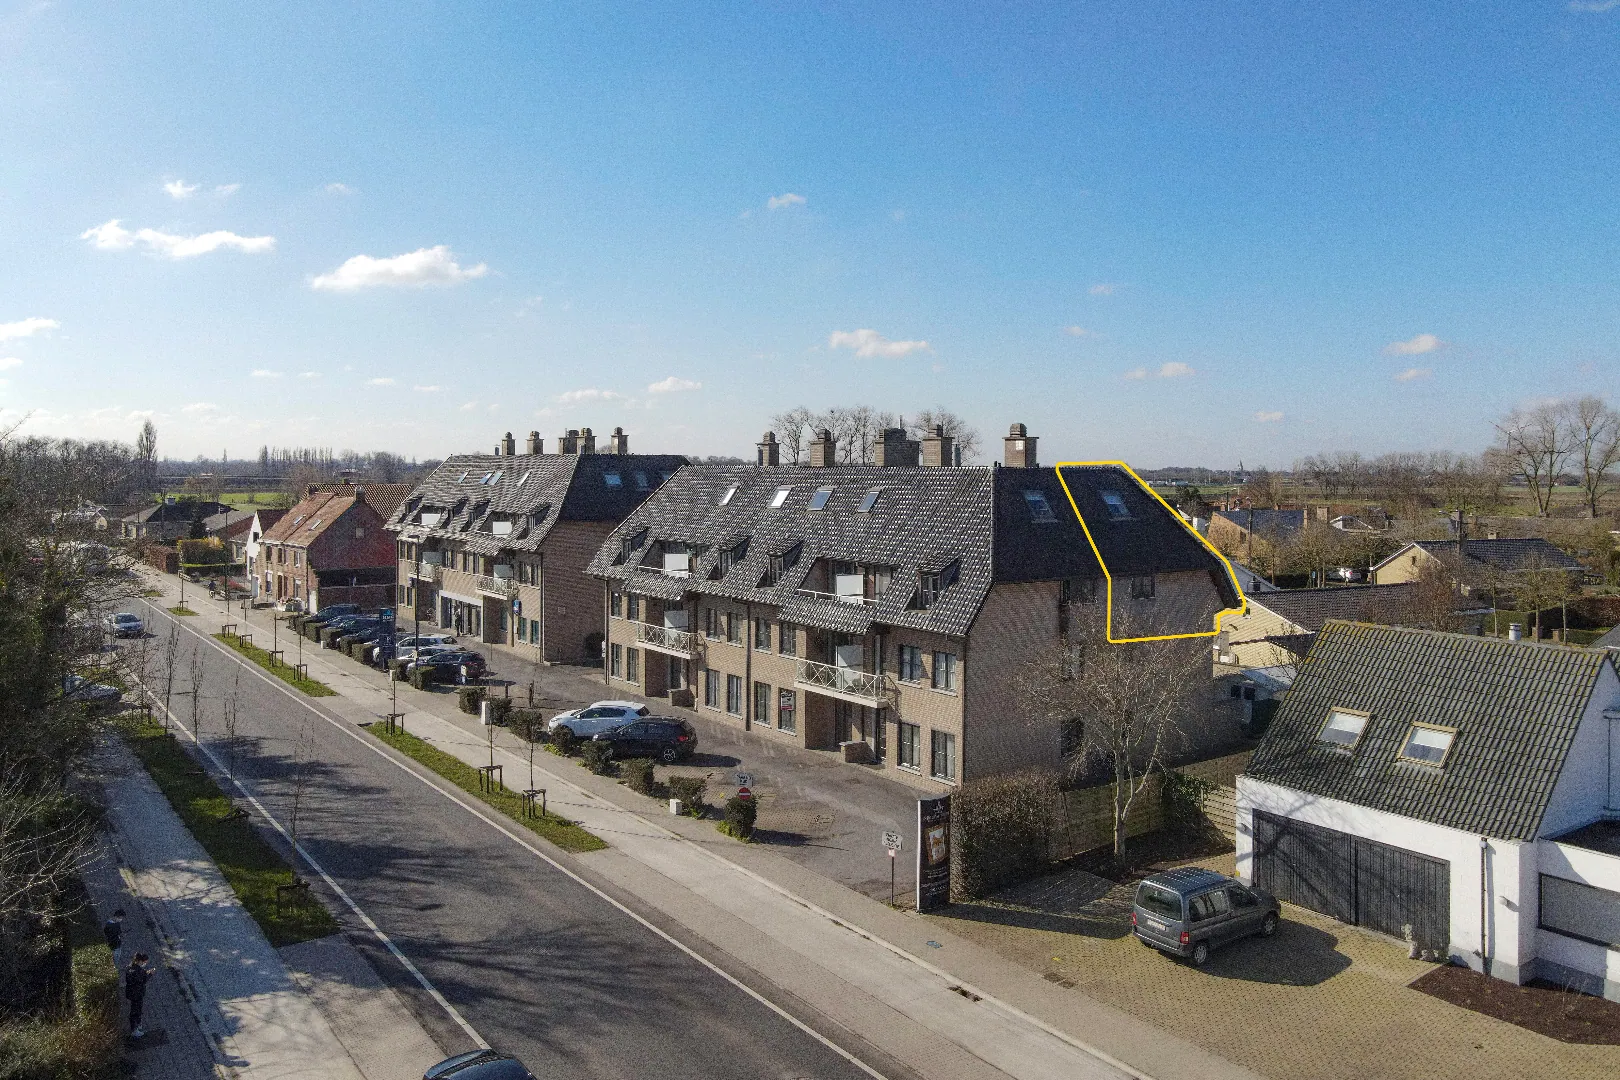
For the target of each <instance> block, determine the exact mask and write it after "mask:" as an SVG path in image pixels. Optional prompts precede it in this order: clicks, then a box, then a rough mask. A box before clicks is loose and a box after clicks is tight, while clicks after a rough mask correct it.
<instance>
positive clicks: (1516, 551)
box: [1386, 536, 1581, 570]
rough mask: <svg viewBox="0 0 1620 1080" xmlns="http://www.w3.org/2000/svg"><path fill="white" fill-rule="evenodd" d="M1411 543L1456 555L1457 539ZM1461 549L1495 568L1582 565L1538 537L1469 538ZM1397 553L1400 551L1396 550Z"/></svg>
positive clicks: (1432, 551) (1570, 567)
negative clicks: (1520, 538) (1518, 538)
mask: <svg viewBox="0 0 1620 1080" xmlns="http://www.w3.org/2000/svg"><path fill="white" fill-rule="evenodd" d="M1414 543H1416V544H1417V546H1418V547H1420V548H1422V549H1423V550H1424V551H1427V552H1429V553H1430V554H1431V555H1439V556H1441V557H1455V556H1456V554H1457V541H1455V540H1417V541H1414ZM1463 551H1464V553H1465V554H1466V556H1467V558H1468V559H1469V561H1471V562H1477V563H1480V564H1482V565H1485V566H1490V567H1493V568H1495V569H1497V570H1530V569H1537V568H1542V567H1546V568H1554V567H1558V568H1562V569H1565V570H1579V569H1580V568H1581V564H1580V562H1579V561H1578V560H1577V559H1575V558H1574V557H1573V556H1571V555H1569V554H1567V553H1565V552H1564V551H1563V550H1562V549H1561V548H1559V547H1558V546H1556V545H1555V544H1551V543H1548V542H1547V541H1546V540H1543V539H1542V538H1541V537H1539V536H1533V537H1530V538H1528V539H1523V540H1517V539H1505V540H1469V541H1468V542H1467V543H1466V544H1465V545H1464V546H1463ZM1396 554H1397V555H1398V554H1400V553H1399V552H1396ZM1391 558H1394V556H1391ZM1386 561H1388V560H1386Z"/></svg>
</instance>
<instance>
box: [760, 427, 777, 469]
mask: <svg viewBox="0 0 1620 1080" xmlns="http://www.w3.org/2000/svg"><path fill="white" fill-rule="evenodd" d="M758 464H760V465H771V466H776V465H780V464H782V444H781V443H779V442H777V441H776V432H774V431H767V432H766V433H765V434H764V435H761V436H760V438H759V461H758Z"/></svg>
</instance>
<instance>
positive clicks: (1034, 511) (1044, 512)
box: [1024, 488, 1057, 521]
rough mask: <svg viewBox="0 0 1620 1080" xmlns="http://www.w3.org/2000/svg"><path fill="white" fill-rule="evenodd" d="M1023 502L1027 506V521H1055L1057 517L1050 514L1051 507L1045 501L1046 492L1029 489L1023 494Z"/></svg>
mask: <svg viewBox="0 0 1620 1080" xmlns="http://www.w3.org/2000/svg"><path fill="white" fill-rule="evenodd" d="M1024 502H1026V503H1028V504H1029V519H1030V520H1031V521H1056V520H1057V515H1056V514H1054V513H1052V506H1051V504H1050V503H1048V502H1047V501H1046V492H1044V491H1036V490H1035V489H1033V488H1029V489H1027V490H1025V492H1024Z"/></svg>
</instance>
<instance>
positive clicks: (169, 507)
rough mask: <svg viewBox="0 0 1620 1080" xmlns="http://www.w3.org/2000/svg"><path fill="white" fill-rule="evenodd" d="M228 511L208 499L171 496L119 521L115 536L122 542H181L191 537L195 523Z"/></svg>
mask: <svg viewBox="0 0 1620 1080" xmlns="http://www.w3.org/2000/svg"><path fill="white" fill-rule="evenodd" d="M230 511H231V507H229V506H226V505H225V504H224V503H217V502H213V501H212V500H209V499H179V498H175V497H174V496H172V495H171V496H169V497H167V498H165V499H164V500H163V501H162V502H159V503H153V504H152V505H151V506H147V507H143V508H142V509H140V510H137V511H135V512H134V513H132V514H129V515H127V516H126V517H124V518H122V519H121V520H120V522H119V535H121V536H122V537H123V538H124V539H125V540H157V541H160V542H161V541H169V540H183V539H185V538H187V537H189V536H190V535H191V533H192V527H193V525H194V524H195V523H196V522H199V521H202V520H203V519H205V518H208V517H212V516H213V515H215V514H225V513H229V512H230Z"/></svg>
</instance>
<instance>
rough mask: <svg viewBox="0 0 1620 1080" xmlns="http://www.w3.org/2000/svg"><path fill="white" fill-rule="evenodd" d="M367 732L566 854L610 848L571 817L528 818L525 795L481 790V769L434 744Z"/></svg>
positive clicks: (412, 737)
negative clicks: (569, 818) (524, 801)
mask: <svg viewBox="0 0 1620 1080" xmlns="http://www.w3.org/2000/svg"><path fill="white" fill-rule="evenodd" d="M366 730H367V731H369V732H371V734H372V735H373V736H375V737H376V738H377V739H378V741H380V742H385V743H387V744H388V745H389V746H392V747H393V748H394V749H395V750H398V751H399V752H400V753H402V754H404V755H405V756H406V757H408V758H410V759H411V760H412V761H417V762H420V763H421V764H423V765H426V766H427V767H428V768H430V769H432V770H433V771H434V772H436V773H438V774H439V775H440V776H442V777H444V778H445V779H446V780H448V781H450V782H451V783H452V784H454V785H456V787H458V788H460V789H461V790H462V791H465V792H466V793H467V794H469V795H472V796H475V797H477V798H478V799H479V800H480V801H481V802H484V803H487V804H488V805H490V806H493V807H494V808H495V809H497V810H499V811H500V812H501V813H503V814H505V815H506V816H507V817H509V818H511V819H512V820H513V821H515V822H517V823H518V824H519V825H523V826H526V827H527V828H529V829H530V830H531V831H532V832H535V833H538V834H539V835H540V836H543V837H545V838H546V839H547V840H550V841H551V842H552V843H553V844H556V845H557V846H558V847H560V848H562V849H563V850H564V851H576V852H577V851H601V850H602V849H603V848H605V847H607V844H606V843H604V842H603V841H602V839H601V838H600V837H598V836H597V835H596V834H595V833H590V832H587V831H585V830H584V829H582V828H580V827H579V826H578V825H575V824H574V823H573V822H571V821H569V820H568V819H567V818H563V817H559V816H558V815H556V814H553V813H551V812H549V811H548V812H547V813H546V816H545V817H543V818H528V817H524V816H523V796H522V795H521V794H519V793H518V792H516V791H512V790H511V789H509V788H502V789H500V790H499V791H493V792H491V791H480V790H478V782H479V780H480V776H479V773H478V770H477V769H474V768H473V767H472V766H471V765H468V764H467V763H466V762H465V761H462V760H461V759H460V758H458V757H455V756H454V755H452V754H447V753H445V752H444V751H443V750H440V749H439V748H438V747H436V746H434V745H433V744H432V743H429V742H427V741H425V740H423V739H418V738H417V737H416V736H415V735H411V734H408V733H406V732H403V731H400V732H389V731H388V730H387V729H385V728H381V727H378V726H377V725H375V724H373V725H372V726H371V727H368V728H367V729H366Z"/></svg>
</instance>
